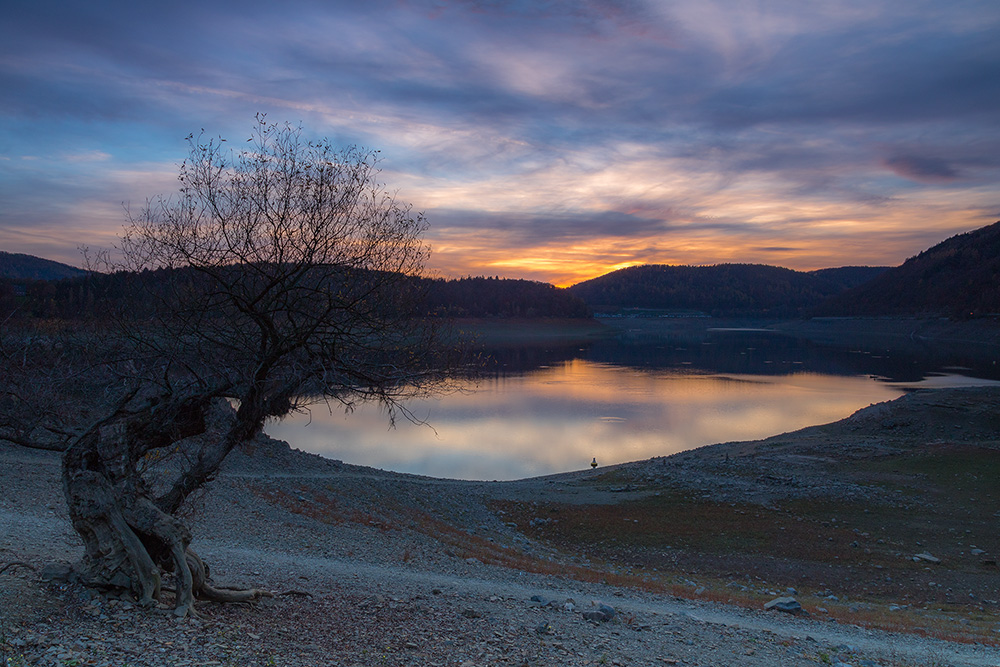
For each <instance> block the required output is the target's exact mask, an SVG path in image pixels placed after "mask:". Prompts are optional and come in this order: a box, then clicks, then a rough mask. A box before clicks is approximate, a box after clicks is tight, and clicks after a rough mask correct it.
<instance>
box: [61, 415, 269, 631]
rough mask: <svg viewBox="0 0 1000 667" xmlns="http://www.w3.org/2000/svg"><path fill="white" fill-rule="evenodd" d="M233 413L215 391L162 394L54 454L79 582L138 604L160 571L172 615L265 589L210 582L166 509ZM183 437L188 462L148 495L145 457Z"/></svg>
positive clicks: (224, 443) (205, 470)
mask: <svg viewBox="0 0 1000 667" xmlns="http://www.w3.org/2000/svg"><path fill="white" fill-rule="evenodd" d="M235 422H236V420H235V418H234V411H233V410H232V408H230V407H229V405H228V403H226V402H225V401H224V400H221V399H216V400H214V401H212V400H209V399H205V398H203V397H197V398H189V399H183V400H173V401H165V402H161V403H156V404H152V405H149V406H147V407H145V408H143V409H141V410H139V411H137V412H133V413H130V414H128V415H127V416H125V417H123V418H122V419H121V420H118V421H116V422H114V423H111V424H104V425H102V426H99V427H96V428H94V429H92V430H91V431H90V432H88V433H87V434H86V435H84V436H83V437H81V438H79V439H78V440H77V441H76V442H75V443H73V445H72V446H71V447H70V448H69V449H68V450H67V451H66V453H65V455H64V457H63V489H64V493H65V496H66V501H67V504H68V506H69V513H70V518H71V520H72V522H73V527H74V528H75V529H76V532H77V533H78V534H79V535H80V537H81V538H82V539H83V542H84V547H85V554H84V557H83V559H82V560H81V561H80V562H79V563H78V564H77V565H76V566H75V570H76V574H77V576H78V577H79V578H80V580H81V581H82V582H83V583H85V584H87V585H89V586H94V587H98V588H102V589H109V590H117V591H131V592H132V593H133V594H134V595H135V597H136V599H137V600H138V601H139V602H140V604H142V605H145V606H152V605H154V604H155V603H156V602H158V601H159V600H160V595H161V592H162V590H163V586H162V577H163V576H164V575H165V574H172V575H173V577H174V580H175V583H174V589H175V591H176V597H175V602H174V613H175V614H177V615H178V616H186V615H189V614H193V613H194V602H195V599H196V598H198V597H203V598H206V599H211V600H217V601H243V600H251V599H255V598H259V597H260V596H262V595H267V593H266V591H260V590H247V591H220V590H218V589H215V588H213V587H212V586H211V585H210V584H209V582H208V579H209V570H208V567H207V566H206V565H205V564H204V562H203V561H202V560H201V558H199V557H198V555H197V554H195V553H194V551H192V550H191V548H190V543H191V532H190V530H189V529H188V527H187V526H186V525H185V524H184V522H183V521H181V520H180V519H179V518H177V517H176V516H174V515H173V512H174V511H176V509H177V508H178V507H179V506H180V504H181V503H182V502H183V500H184V498H185V497H186V495H187V493H183V492H182V493H178V491H177V489H178V488H181V489H193V488H197V487H198V486H200V485H201V483H203V482H205V481H207V480H208V479H209V478H211V476H212V475H214V473H215V472H216V471H217V469H218V467H219V464H221V462H222V459H223V458H224V457H225V454H226V453H228V452H229V451H230V450H231V449H232V447H233V446H235V444H237V442H236V441H234V440H233V438H234V436H235V435H236V434H235V433H234V430H239V429H234V426H235ZM227 427H228V428H227ZM189 438H196V440H195V442H196V444H195V445H194V446H193V447H189V449H190V450H191V451H192V452H193V453H194V457H195V460H194V462H193V463H192V464H191V465H188V466H180V469H179V471H178V472H177V478H176V480H175V482H174V483H173V484H172V485H171V486H170V489H169V491H168V492H167V493H165V494H163V495H162V496H160V497H159V498H156V497H154V496H153V494H152V493H151V490H150V488H149V487H148V486H147V484H146V482H145V480H144V479H143V477H142V474H141V470H140V467H141V464H142V462H143V460H144V458H145V457H146V456H147V455H149V454H150V453H151V452H156V451H161V450H164V449H165V448H173V449H180V448H182V447H183V446H184V445H183V443H182V441H184V440H185V439H189ZM199 464H200V465H199ZM192 470H194V471H195V472H192ZM192 475H194V476H195V477H196V478H197V480H192ZM194 481H197V483H193V482H194Z"/></svg>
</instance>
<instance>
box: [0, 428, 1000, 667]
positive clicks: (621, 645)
mask: <svg viewBox="0 0 1000 667" xmlns="http://www.w3.org/2000/svg"><path fill="white" fill-rule="evenodd" d="M879 410H882V412H880V413H879V414H878V415H877V416H878V418H879V419H885V418H887V417H886V413H885V410H887V408H879ZM870 417H871V415H870V414H869V415H868V416H866V415H862V416H860V417H857V418H855V419H856V421H857V420H858V419H867V418H870ZM785 437H786V438H792V436H785ZM804 437H806V438H808V437H810V432H807V433H806V434H805V436H804ZM792 439H793V440H794V438H792ZM749 449H750V450H753V449H754V447H749ZM738 450H739V448H738V447H735V446H733V447H731V448H730V449H729V450H728V451H729V452H730V453H732V454H733V455H734V456H735V455H736V454H735V453H736V452H737V451H738ZM720 451H721V450H719V449H718V448H706V449H705V450H704V451H702V452H700V453H698V454H697V455H696V456H695V457H694V458H693V459H692V458H691V457H690V455H688V458H684V459H678V462H680V461H682V460H683V465H685V466H686V469H685V470H686V475H685V479H687V480H691V479H693V478H692V474H693V473H692V471H693V470H696V469H697V468H698V465H697V463H696V462H697V461H698V460H704V461H706V462H711V461H713V460H718V457H719V456H720ZM727 460H728V459H727ZM651 465H661V463H660V462H659V461H658V462H655V463H649V464H634V467H638V468H639V469H645V468H644V466H651ZM706 465H707V463H706ZM625 469H628V466H625ZM658 469H659V468H656V470H658ZM58 473H59V459H58V456H57V455H54V454H51V453H47V452H40V451H31V450H25V449H19V448H14V447H7V446H2V445H0V488H2V489H3V491H2V497H0V568H2V567H4V566H6V569H4V570H3V571H2V572H0V659H3V660H4V661H5V662H4V667H9V666H11V665H26V664H38V665H60V666H68V665H106V666H115V667H122V666H124V665H129V666H134V665H178V666H181V665H348V666H350V665H459V666H466V667H472V666H486V665H506V664H510V665H629V666H631V665H635V666H640V665H650V666H651V665H657V666H662V665H686V666H697V665H701V666H713V667H721V666H726V665H755V666H760V667H778V666H794V665H817V664H825V665H840V666H841V667H843V666H844V665H849V666H851V667H861V666H867V667H871V666H873V665H878V666H882V667H886V666H889V665H908V666H931V665H954V666H956V667H959V666H965V665H968V666H989V667H998V666H1000V651H998V650H997V649H995V648H991V647H984V646H974V645H965V644H956V643H950V642H944V641H938V640H930V639H924V638H920V637H915V636H909V635H905V636H904V635H896V634H891V633H886V632H881V631H874V630H868V629H862V628H859V627H856V626H851V625H843V624H837V623H833V622H830V621H821V620H817V619H815V618H811V617H805V616H792V615H789V614H782V613H779V612H776V611H769V612H768V611H764V610H763V609H760V610H747V609H742V608H738V607H735V606H730V605H726V604H721V603H715V602H706V601H697V600H686V599H682V598H679V597H674V596H671V595H657V594H652V593H647V592H643V591H638V590H635V589H630V588H617V587H614V586H609V585H602V584H592V583H584V582H580V581H577V580H574V579H570V578H568V577H565V576H561V575H560V573H559V568H560V565H561V563H563V562H567V563H568V562H569V559H570V558H571V556H569V555H565V554H559V553H557V552H555V551H553V550H552V548H551V547H549V546H546V545H545V544H541V543H537V542H535V541H533V540H532V539H530V538H528V537H526V536H525V535H524V534H523V533H521V532H519V531H518V529H517V528H516V526H511V525H508V524H507V523H504V521H503V520H502V517H498V516H497V515H496V513H494V512H493V511H491V510H490V505H489V501H490V500H492V499H496V498H510V497H517V498H521V499H524V498H529V497H538V498H545V497H548V496H553V495H555V496H560V495H561V496H565V497H573V498H579V494H580V493H581V491H580V488H579V487H578V486H574V485H575V483H576V482H577V481H578V480H579V479H580V475H581V474H584V473H574V474H567V475H561V476H554V477H548V478H540V479H536V480H524V481H520V482H499V483H496V482H494V483H478V482H457V481H450V480H437V479H430V478H423V477H415V476H407V475H398V474H394V473H387V472H382V471H377V470H372V469H367V468H362V467H358V466H352V465H348V464H343V463H339V462H333V461H328V460H326V459H322V458H319V457H316V456H313V455H310V454H305V453H302V452H298V451H295V450H292V449H290V448H289V447H288V446H287V445H285V444H284V443H279V442H275V441H270V440H261V441H259V442H257V443H256V444H255V445H254V446H252V447H250V448H248V449H246V450H245V451H240V452H235V453H234V454H233V456H232V457H231V458H230V460H228V461H227V463H226V466H225V470H224V471H223V473H222V474H220V475H219V477H218V478H217V479H216V480H215V481H214V482H212V483H211V484H210V485H209V487H208V488H207V489H206V490H205V492H204V493H202V494H201V495H200V496H199V497H198V498H197V499H195V501H194V502H193V503H191V505H190V507H189V509H188V519H189V520H190V521H191V524H192V527H193V531H194V534H195V541H194V543H193V544H192V547H193V548H194V549H195V550H196V551H198V553H199V554H200V555H201V556H202V557H203V558H204V559H205V560H206V562H208V563H209V564H210V565H211V566H212V573H213V578H214V580H215V582H216V584H217V585H231V586H254V587H264V588H266V589H268V590H271V591H272V592H273V593H274V597H271V598H264V599H263V600H262V601H261V602H260V603H259V604H254V605H217V604H211V603H200V605H199V607H198V610H199V612H200V616H201V617H200V618H197V619H189V620H176V619H175V618H174V617H173V616H172V615H171V614H170V613H169V610H166V609H164V610H153V611H142V610H139V609H137V608H135V607H134V606H133V605H132V604H131V603H130V602H129V601H127V600H120V599H112V598H107V597H103V596H100V595H98V594H96V593H94V592H92V591H88V590H84V589H82V588H79V587H76V586H73V585H66V584H56V583H51V582H45V581H42V580H40V577H39V573H40V572H41V570H42V568H43V566H44V565H45V564H46V563H50V562H56V561H65V562H69V561H72V560H73V559H75V558H76V557H77V556H78V555H79V553H80V550H81V545H80V542H79V540H78V539H77V538H76V536H75V534H74V533H73V531H72V529H71V527H70V524H69V521H68V519H67V516H66V511H65V506H64V503H63V501H62V497H61V487H60V484H59V474H58ZM710 478H711V476H710V475H707V474H706V476H705V477H704V478H703V479H701V481H698V482H697V483H700V484H704V483H706V481H705V480H709V479H710ZM569 489H572V490H571V492H567V491H568V490H569ZM730 492H732V493H736V492H737V490H732V489H730ZM758 492H759V491H757V490H754V489H746V490H745V493H748V494H752V493H758ZM583 493H590V491H583ZM593 493H597V491H593ZM518 558H530V559H532V562H535V563H548V564H550V565H551V572H552V573H551V574H533V573H529V572H525V571H523V570H520V569H518V568H517V567H515V566H511V564H512V563H516V562H518V560H517V559H518ZM496 561H499V562H504V563H506V564H507V566H506V567H501V566H497V565H491V564H488V563H490V562H496ZM576 562H579V561H578V560H577V561H576Z"/></svg>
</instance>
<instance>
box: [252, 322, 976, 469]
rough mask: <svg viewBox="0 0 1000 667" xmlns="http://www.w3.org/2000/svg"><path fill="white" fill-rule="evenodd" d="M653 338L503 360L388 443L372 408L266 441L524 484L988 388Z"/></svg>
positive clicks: (697, 337)
mask: <svg viewBox="0 0 1000 667" xmlns="http://www.w3.org/2000/svg"><path fill="white" fill-rule="evenodd" d="M629 326H632V325H629ZM654 334H655V335H653V334H650V333H649V332H648V331H642V330H637V331H633V330H631V329H630V330H623V333H622V334H621V335H619V336H617V337H616V338H614V339H608V340H601V341H596V342H593V343H591V344H587V345H585V346H584V347H580V346H579V345H568V346H564V347H546V348H512V349H507V350H502V351H498V352H496V353H495V354H494V355H493V356H494V358H495V359H496V361H497V363H496V366H495V367H494V369H493V375H492V376H490V377H487V378H483V379H480V380H479V382H478V384H473V383H471V382H470V383H469V384H468V386H467V387H466V391H461V392H457V393H454V394H451V395H448V396H444V397H441V398H437V399H426V400H420V401H412V402H410V403H408V404H407V407H408V408H409V410H410V411H411V412H412V413H413V414H414V415H415V416H416V417H417V418H420V419H424V420H426V421H427V422H428V424H429V425H424V426H421V425H414V424H411V423H409V422H406V421H402V420H401V421H400V422H399V423H397V426H396V428H395V429H390V428H389V427H388V424H387V420H386V416H385V415H384V414H382V413H381V412H380V411H379V409H378V408H377V407H376V406H371V405H365V406H361V407H360V408H359V409H357V410H355V411H354V412H353V413H351V414H349V415H344V414H343V413H342V412H334V413H330V412H329V411H328V410H327V409H326V408H325V407H322V406H320V407H317V408H314V409H313V411H312V413H311V414H310V415H298V416H295V417H292V418H290V419H287V420H285V421H283V422H281V423H278V424H272V425H270V426H268V428H267V432H268V433H269V434H270V435H272V436H274V437H276V438H281V439H283V440H287V441H288V442H290V443H291V444H292V446H294V447H297V448H299V449H304V450H306V451H310V452H314V453H317V454H321V455H323V456H327V457H329V458H334V459H341V460H344V461H347V462H349V463H356V464H361V465H368V466H373V467H377V468H385V469H389V470H395V471H399V472H410V473H417V474H424V475H431V476H434V477H453V478H459V479H501V480H503V479H519V478H524V477H531V476H535V475H545V474H550V473H555V472H563V471H567V470H578V469H583V468H586V467H588V466H589V464H590V461H591V460H592V459H593V458H596V459H597V461H598V463H599V464H601V465H609V464H612V463H621V462H624V461H634V460H639V459H645V458H649V457H652V456H662V455H666V454H673V453H676V452H679V451H683V450H686V449H691V448H694V447H699V446H701V445H706V444H712V443H717V442H727V441H731V440H750V439H757V438H764V437H767V436H771V435H775V434H778V433H783V432H787V431H792V430H795V429H798V428H802V427H805V426H810V425H814V424H822V423H827V422H831V421H836V420H838V419H842V418H844V417H846V416H848V415H850V414H851V413H852V412H854V411H855V410H857V409H859V408H862V407H865V406H867V405H869V404H871V403H876V402H879V401H885V400H890V399H893V398H897V397H898V396H900V395H902V394H903V392H904V391H907V390H909V389H912V388H914V387H919V386H952V385H968V384H986V383H988V384H995V383H996V381H995V380H975V379H972V378H969V377H963V376H962V375H963V374H964V373H966V372H967V371H969V369H955V368H947V369H946V367H944V366H943V365H940V364H935V365H932V366H928V365H926V363H925V362H923V361H922V360H917V359H915V358H913V357H911V356H901V355H899V354H895V353H892V354H890V353H888V352H886V351H884V350H883V351H878V350H875V351H872V350H858V349H836V348H832V347H829V346H826V347H824V346H819V345H815V344H812V343H808V342H806V341H803V340H800V339H794V338H791V337H787V336H782V335H777V334H775V333H773V332H768V331H762V330H746V329H745V330H733V329H729V330H725V329H708V328H701V329H698V330H691V331H684V332H682V333H680V334H677V333H674V334H672V335H671V336H664V335H662V334H660V333H659V332H654ZM988 370H990V371H992V370H993V367H990V368H989V369H988ZM977 373H979V371H976V373H971V372H970V373H968V374H970V375H971V374H977ZM985 377H992V376H991V375H985Z"/></svg>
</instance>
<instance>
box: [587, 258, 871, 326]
mask: <svg viewBox="0 0 1000 667" xmlns="http://www.w3.org/2000/svg"><path fill="white" fill-rule="evenodd" d="M884 270H885V269H883V268H880V267H844V268H840V269H824V270H822V271H814V272H803V271H793V270H792V269H785V268H781V267H777V266H767V265H763V264H718V265H715V266H668V265H663V264H650V265H645V266H633V267H630V268H627V269H621V270H619V271H614V272H612V273H609V274H606V275H603V276H601V277H599V278H594V279H592V280H587V281H585V282H582V283H579V284H577V285H574V286H572V287H570V288H569V292H570V293H571V294H574V295H576V296H578V297H580V298H581V299H583V300H584V301H585V302H586V303H587V305H589V306H590V307H591V308H594V309H596V310H598V311H600V310H602V309H605V308H619V309H620V308H646V309H655V310H666V311H670V310H673V311H700V312H703V313H706V314H711V315H728V316H734V315H735V316H739V315H743V316H776V317H787V316H795V315H799V314H801V313H803V312H804V311H805V310H807V309H809V308H812V307H814V306H816V305H817V304H819V303H821V302H822V301H823V300H825V299H827V298H828V297H830V296H833V295H835V294H838V293H840V292H842V291H843V290H845V289H847V288H848V287H853V286H854V285H857V284H859V283H861V282H863V281H864V280H866V279H868V278H870V277H871V276H875V275H878V274H879V273H880V272H882V271H884Z"/></svg>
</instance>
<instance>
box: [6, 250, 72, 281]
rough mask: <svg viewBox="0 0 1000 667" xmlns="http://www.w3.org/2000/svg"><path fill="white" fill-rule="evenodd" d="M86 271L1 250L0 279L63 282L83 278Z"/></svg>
mask: <svg viewBox="0 0 1000 667" xmlns="http://www.w3.org/2000/svg"><path fill="white" fill-rule="evenodd" d="M85 273H86V271H84V270H82V269H77V268H75V267H72V266H70V265H69V264H62V263H60V262H53V261H52V260H50V259H42V258H41V257H35V256H34V255H24V254H21V253H10V252H4V251H2V250H0V279H3V278H5V279H8V280H61V279H62V278H73V277H75V276H82V275H83V274H85Z"/></svg>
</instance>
